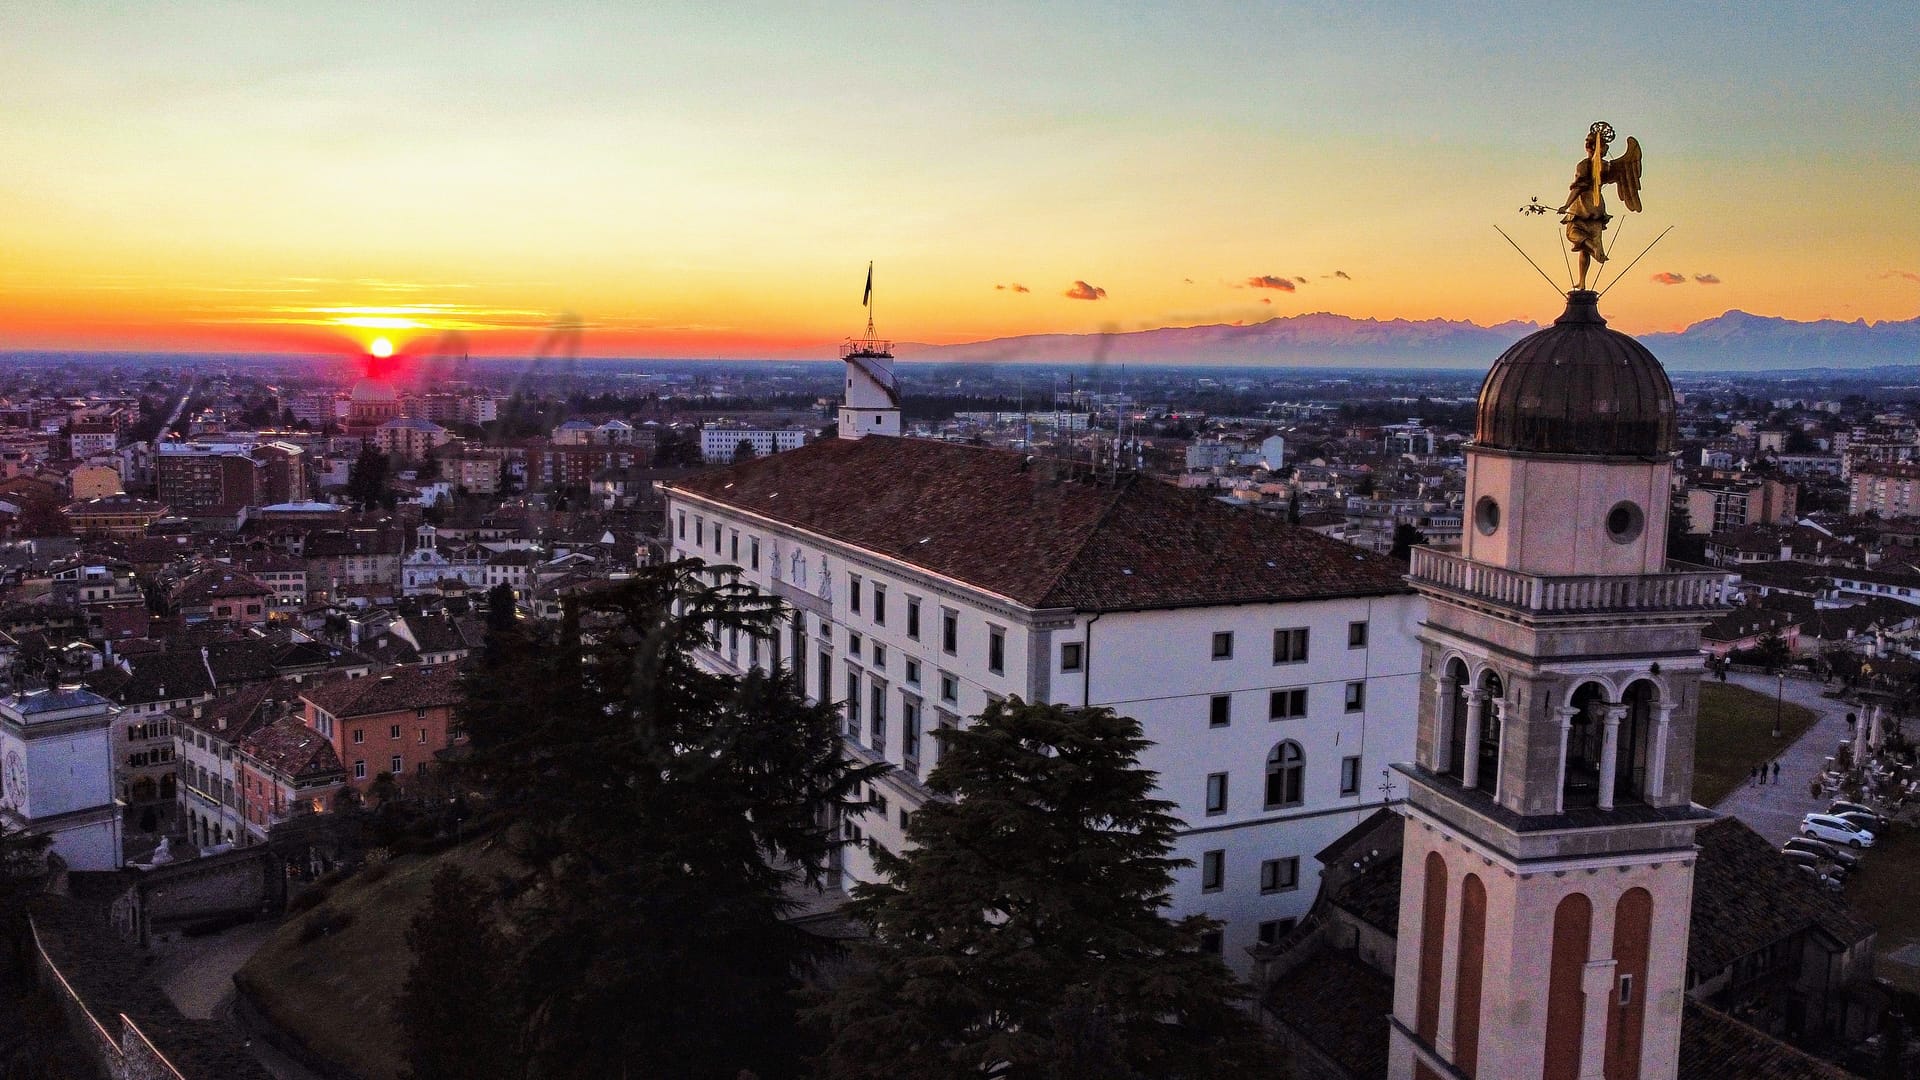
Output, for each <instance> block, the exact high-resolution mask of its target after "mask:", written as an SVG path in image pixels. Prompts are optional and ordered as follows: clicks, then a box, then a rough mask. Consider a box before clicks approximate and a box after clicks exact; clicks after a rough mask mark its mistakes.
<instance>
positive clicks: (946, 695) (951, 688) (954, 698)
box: [940, 671, 960, 705]
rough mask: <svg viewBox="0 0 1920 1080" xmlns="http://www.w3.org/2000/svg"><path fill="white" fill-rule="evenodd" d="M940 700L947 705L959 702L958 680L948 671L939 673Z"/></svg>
mask: <svg viewBox="0 0 1920 1080" xmlns="http://www.w3.org/2000/svg"><path fill="white" fill-rule="evenodd" d="M940 700H941V701H944V702H946V703H947V704H949V705H958V704H959V703H960V680H959V679H957V678H955V677H954V675H953V673H952V672H950V671H943V672H941V673H940Z"/></svg>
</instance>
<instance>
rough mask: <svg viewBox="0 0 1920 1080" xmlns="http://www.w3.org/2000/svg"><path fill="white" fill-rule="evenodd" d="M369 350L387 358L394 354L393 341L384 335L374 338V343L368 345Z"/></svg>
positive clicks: (383, 358)
mask: <svg viewBox="0 0 1920 1080" xmlns="http://www.w3.org/2000/svg"><path fill="white" fill-rule="evenodd" d="M367 351H368V352H370V353H372V354H373V355H375V356H377V357H379V358H380V359H382V360H385V359H386V358H387V357H389V356H392V355H393V342H391V341H388V340H387V339H386V338H383V337H377V338H374V339H373V344H371V345H369V346H367Z"/></svg>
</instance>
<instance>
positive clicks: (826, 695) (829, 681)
mask: <svg viewBox="0 0 1920 1080" xmlns="http://www.w3.org/2000/svg"><path fill="white" fill-rule="evenodd" d="M832 669H833V654H832V653H830V652H828V651H826V650H825V649H822V650H820V675H819V679H820V700H821V701H832V700H833V670H832Z"/></svg>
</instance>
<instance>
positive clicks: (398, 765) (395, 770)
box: [387, 754, 407, 776]
mask: <svg viewBox="0 0 1920 1080" xmlns="http://www.w3.org/2000/svg"><path fill="white" fill-rule="evenodd" d="M387 765H388V766H389V767H388V769H387V771H388V772H390V773H392V774H393V775H395V776H404V775H406V772H407V763H406V762H405V761H404V760H402V759H401V757H400V755H399V754H395V755H393V756H392V757H390V758H388V759H387Z"/></svg>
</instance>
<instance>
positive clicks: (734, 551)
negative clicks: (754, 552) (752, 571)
mask: <svg viewBox="0 0 1920 1080" xmlns="http://www.w3.org/2000/svg"><path fill="white" fill-rule="evenodd" d="M727 539H728V548H727V550H728V554H727V558H729V559H732V560H733V561H734V562H736V563H737V562H739V561H740V534H739V533H738V532H735V533H733V534H732V535H731V536H729V537H728V538H727Z"/></svg>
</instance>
